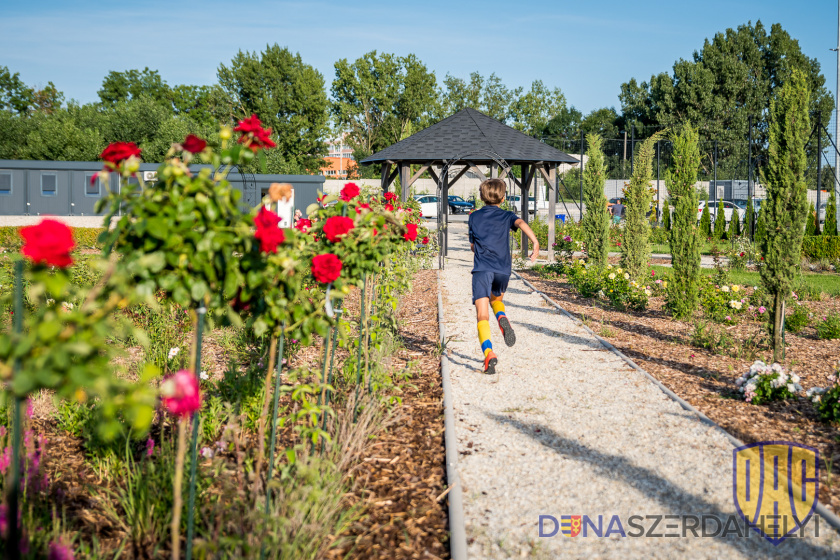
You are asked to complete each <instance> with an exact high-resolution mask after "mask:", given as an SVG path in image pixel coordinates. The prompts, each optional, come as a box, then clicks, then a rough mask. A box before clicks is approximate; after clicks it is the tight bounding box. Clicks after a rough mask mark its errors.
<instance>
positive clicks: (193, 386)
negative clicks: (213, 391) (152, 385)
mask: <svg viewBox="0 0 840 560" xmlns="http://www.w3.org/2000/svg"><path fill="white" fill-rule="evenodd" d="M160 392H161V397H162V398H161V401H162V404H163V407H164V408H166V410H168V411H169V412H170V413H172V414H174V415H175V416H180V417H181V418H185V417H187V416H189V415H190V414H192V413H193V412H195V411H197V410H198V409H199V408H201V391H200V390H199V387H198V378H196V376H195V374H194V373H193V372H191V371H188V370H185V369H182V370H180V371H178V373H175V374H174V375H170V376H169V377H167V378H166V379H165V380H164V382H163V383H161V384H160Z"/></svg>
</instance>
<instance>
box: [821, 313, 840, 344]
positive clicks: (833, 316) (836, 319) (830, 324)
mask: <svg viewBox="0 0 840 560" xmlns="http://www.w3.org/2000/svg"><path fill="white" fill-rule="evenodd" d="M815 328H816V329H817V335H818V336H819V337H820V338H821V339H823V340H836V339H838V338H840V315H838V314H837V313H830V314H828V315H826V316H823V318H822V321H820V322H819V323H817V324H816V325H815Z"/></svg>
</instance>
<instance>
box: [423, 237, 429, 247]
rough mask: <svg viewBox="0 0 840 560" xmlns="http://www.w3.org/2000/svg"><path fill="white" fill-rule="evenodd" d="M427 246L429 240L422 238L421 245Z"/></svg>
mask: <svg viewBox="0 0 840 560" xmlns="http://www.w3.org/2000/svg"><path fill="white" fill-rule="evenodd" d="M428 244H429V238H428V237H424V238H423V245H428Z"/></svg>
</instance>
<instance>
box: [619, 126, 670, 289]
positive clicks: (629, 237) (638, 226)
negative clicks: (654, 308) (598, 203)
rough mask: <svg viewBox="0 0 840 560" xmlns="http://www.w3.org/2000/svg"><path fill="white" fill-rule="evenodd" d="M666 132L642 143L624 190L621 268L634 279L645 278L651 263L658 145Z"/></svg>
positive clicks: (656, 134) (659, 132)
mask: <svg viewBox="0 0 840 560" xmlns="http://www.w3.org/2000/svg"><path fill="white" fill-rule="evenodd" d="M663 132H664V131H658V132H656V133H654V134H653V135H652V136H651V137H650V138H648V139H647V140H645V141H644V142H642V145H641V147H640V148H639V149H638V150H637V152H636V156H635V158H634V162H633V163H634V167H633V175H632V176H631V177H630V182H629V183H628V185H627V188H626V189H625V191H624V198H625V200H626V205H625V210H624V216H625V219H624V243H622V245H621V266H622V267H624V268H625V269H627V272H628V274H630V276H631V278H641V277H642V275H643V274H644V273H645V270H646V268H647V266H648V261H649V260H650V220H648V216H647V214H648V212H650V210H651V203H652V202H653V195H652V193H651V188H650V180H651V178H652V177H653V156H654V147H655V146H656V142H657V141H658V140H659V139H660V138H661V137H662V135H663Z"/></svg>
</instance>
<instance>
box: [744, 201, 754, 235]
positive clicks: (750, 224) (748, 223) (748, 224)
mask: <svg viewBox="0 0 840 560" xmlns="http://www.w3.org/2000/svg"><path fill="white" fill-rule="evenodd" d="M745 212H746V216H744V235H746V236H749V235H750V232H751V231H752V232H755V229H750V228H754V227H755V208H753V203H752V200H748V201H747V209H746V210H745Z"/></svg>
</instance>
